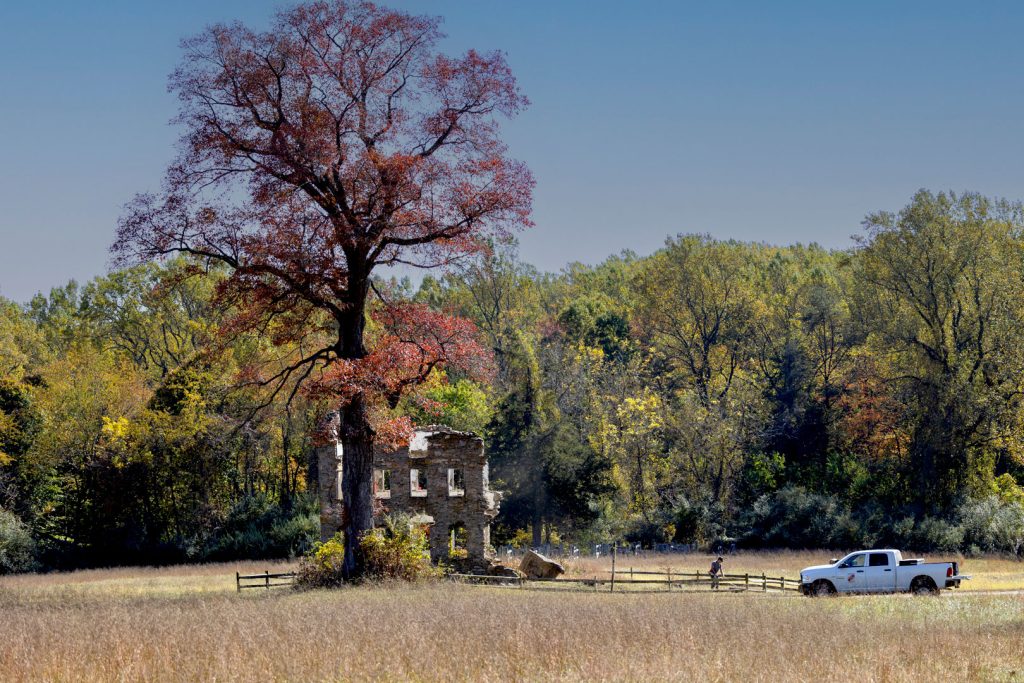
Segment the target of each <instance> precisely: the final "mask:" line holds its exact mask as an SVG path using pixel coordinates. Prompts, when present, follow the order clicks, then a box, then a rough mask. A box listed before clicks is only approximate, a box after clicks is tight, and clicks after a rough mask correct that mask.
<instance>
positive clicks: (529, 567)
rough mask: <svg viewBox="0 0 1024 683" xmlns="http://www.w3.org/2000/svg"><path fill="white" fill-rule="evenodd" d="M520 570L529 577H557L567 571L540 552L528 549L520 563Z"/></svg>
mask: <svg viewBox="0 0 1024 683" xmlns="http://www.w3.org/2000/svg"><path fill="white" fill-rule="evenodd" d="M519 571H521V572H522V573H523V574H524V575H525V576H526V578H528V579H557V578H558V577H559V576H560V575H562V574H564V573H565V567H563V566H562V565H560V564H559V563H557V562H555V561H554V560H552V559H550V558H548V557H544V556H543V555H541V554H540V553H538V552H534V551H533V550H527V551H526V554H525V555H523V561H522V562H520V563H519Z"/></svg>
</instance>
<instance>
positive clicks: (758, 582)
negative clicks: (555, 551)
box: [449, 569, 800, 593]
mask: <svg viewBox="0 0 1024 683" xmlns="http://www.w3.org/2000/svg"><path fill="white" fill-rule="evenodd" d="M638 576H639V577H651V578H636V577H638ZM655 577H657V578H655ZM449 578H450V579H451V580H452V581H457V582H460V583H477V584H489V585H498V586H518V587H521V588H530V587H533V586H538V587H539V586H542V585H543V586H559V585H561V586H566V587H569V586H578V587H583V588H594V589H595V590H597V589H599V588H602V587H607V589H608V591H609V592H614V591H615V587H616V586H619V590H620V591H627V590H633V589H634V588H643V587H649V588H655V587H664V588H665V589H667V590H670V591H671V590H672V589H673V588H678V589H680V590H685V589H688V588H694V587H701V586H706V587H707V588H708V589H711V588H713V587H715V586H716V585H717V587H718V589H719V590H727V591H730V592H733V591H759V592H762V593H767V592H768V591H799V590H800V582H799V581H798V580H796V579H788V578H786V577H784V576H768V575H767V574H764V573H762V574H749V573H747V574H723V575H722V576H720V577H719V578H718V581H717V584H716V583H715V582H713V581H712V579H711V576H710V575H709V574H705V573H702V572H699V571H695V572H673V571H672V570H666V571H663V572H652V571H633V570H632V569H629V570H626V571H618V572H617V571H615V570H606V571H600V572H596V573H595V574H594V575H593V576H589V577H566V578H561V577H560V578H557V579H520V578H515V577H509V576H480V575H476V574H451V575H449Z"/></svg>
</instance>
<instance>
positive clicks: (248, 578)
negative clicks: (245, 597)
mask: <svg viewBox="0 0 1024 683" xmlns="http://www.w3.org/2000/svg"><path fill="white" fill-rule="evenodd" d="M293 583H295V573H294V572H286V573H284V574H271V573H270V571H269V570H268V571H265V572H263V573H262V574H239V573H238V572H235V588H236V589H237V590H238V592H239V593H241V592H242V589H243V588H266V589H267V590H270V589H271V588H282V587H285V586H291V585H292V584H293Z"/></svg>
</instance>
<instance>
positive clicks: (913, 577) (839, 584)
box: [800, 550, 971, 596]
mask: <svg viewBox="0 0 1024 683" xmlns="http://www.w3.org/2000/svg"><path fill="white" fill-rule="evenodd" d="M969 578H971V577H969V576H961V574H960V572H959V567H957V563H956V562H925V561H923V560H904V559H903V555H902V554H900V551H899V550H858V551H857V552H855V553H850V554H849V555H847V556H846V557H844V558H843V559H841V560H832V564H821V565H816V566H814V567H807V568H806V569H804V570H803V571H801V572H800V592H801V593H803V594H804V595H812V596H814V595H833V594H835V593H908V592H909V593H917V594H936V593H938V592H939V589H941V588H959V587H960V582H961V581H963V580H964V579H969Z"/></svg>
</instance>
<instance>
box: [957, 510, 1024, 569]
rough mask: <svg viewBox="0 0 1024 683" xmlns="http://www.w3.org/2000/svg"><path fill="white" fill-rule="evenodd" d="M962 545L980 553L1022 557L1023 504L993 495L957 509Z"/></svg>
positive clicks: (1023, 550)
mask: <svg viewBox="0 0 1024 683" xmlns="http://www.w3.org/2000/svg"><path fill="white" fill-rule="evenodd" d="M960 526H961V528H962V531H963V537H964V544H965V545H966V546H968V547H969V548H972V549H973V548H977V549H978V550H981V551H984V552H996V553H1012V554H1014V555H1021V554H1024V505H1021V504H1020V503H1017V502H1006V501H1004V500H1000V499H999V498H998V497H996V496H989V497H988V498H983V499H981V500H972V501H968V502H967V503H965V504H964V505H962V506H961V507H960Z"/></svg>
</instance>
